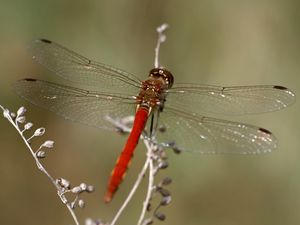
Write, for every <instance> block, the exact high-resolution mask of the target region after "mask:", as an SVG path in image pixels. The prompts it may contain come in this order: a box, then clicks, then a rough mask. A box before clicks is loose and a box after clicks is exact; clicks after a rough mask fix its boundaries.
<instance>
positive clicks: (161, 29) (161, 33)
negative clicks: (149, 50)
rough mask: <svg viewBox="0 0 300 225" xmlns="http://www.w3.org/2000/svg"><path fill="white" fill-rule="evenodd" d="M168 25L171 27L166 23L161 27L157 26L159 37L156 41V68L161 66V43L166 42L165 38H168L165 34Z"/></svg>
mask: <svg viewBox="0 0 300 225" xmlns="http://www.w3.org/2000/svg"><path fill="white" fill-rule="evenodd" d="M168 27H169V25H168V24H166V23H164V24H162V25H160V26H159V27H157V28H156V32H157V33H158V37H157V43H156V47H155V58H154V68H158V67H159V61H158V58H159V49H160V45H161V43H163V42H165V40H166V35H164V32H165V30H166V29H167V28H168Z"/></svg>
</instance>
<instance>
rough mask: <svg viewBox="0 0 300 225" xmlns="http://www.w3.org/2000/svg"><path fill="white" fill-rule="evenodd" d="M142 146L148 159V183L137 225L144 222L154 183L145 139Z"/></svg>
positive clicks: (148, 145)
mask: <svg viewBox="0 0 300 225" xmlns="http://www.w3.org/2000/svg"><path fill="white" fill-rule="evenodd" d="M144 144H145V146H146V148H147V158H148V159H149V183H148V190H147V195H146V198H145V201H144V203H143V209H142V213H141V215H140V218H139V221H138V223H137V224H138V225H141V224H142V222H143V221H144V218H145V214H146V211H147V207H148V204H149V202H150V199H151V194H152V190H153V183H154V169H153V158H152V154H153V150H152V148H151V145H152V144H151V143H150V141H149V140H146V139H144Z"/></svg>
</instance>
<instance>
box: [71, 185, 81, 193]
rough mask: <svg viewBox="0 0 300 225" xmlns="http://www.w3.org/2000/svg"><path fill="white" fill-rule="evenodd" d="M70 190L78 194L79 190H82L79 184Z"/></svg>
mask: <svg viewBox="0 0 300 225" xmlns="http://www.w3.org/2000/svg"><path fill="white" fill-rule="evenodd" d="M71 192H72V193H74V194H79V193H80V192H82V189H81V187H80V186H76V187H73V188H72V190H71Z"/></svg>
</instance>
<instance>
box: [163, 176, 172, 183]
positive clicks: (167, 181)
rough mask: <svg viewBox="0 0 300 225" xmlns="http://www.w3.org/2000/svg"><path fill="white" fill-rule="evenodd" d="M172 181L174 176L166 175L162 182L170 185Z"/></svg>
mask: <svg viewBox="0 0 300 225" xmlns="http://www.w3.org/2000/svg"><path fill="white" fill-rule="evenodd" d="M171 183H172V178H171V177H165V178H164V179H163V180H162V182H161V184H162V185H169V184H171Z"/></svg>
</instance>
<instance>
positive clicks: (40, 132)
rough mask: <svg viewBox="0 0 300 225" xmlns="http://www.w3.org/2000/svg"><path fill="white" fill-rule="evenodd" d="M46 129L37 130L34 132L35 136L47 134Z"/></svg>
mask: <svg viewBox="0 0 300 225" xmlns="http://www.w3.org/2000/svg"><path fill="white" fill-rule="evenodd" d="M45 131H46V129H45V128H43V127H41V128H39V129H36V130H35V132H34V136H42V135H43V134H44V133H45Z"/></svg>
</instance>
